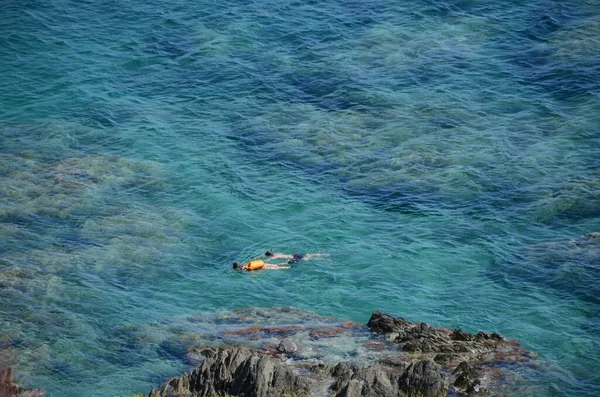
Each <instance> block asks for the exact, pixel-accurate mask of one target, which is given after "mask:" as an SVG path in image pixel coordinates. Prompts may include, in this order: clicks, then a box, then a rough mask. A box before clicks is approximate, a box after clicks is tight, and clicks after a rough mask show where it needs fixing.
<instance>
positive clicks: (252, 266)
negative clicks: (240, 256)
mask: <svg viewBox="0 0 600 397" xmlns="http://www.w3.org/2000/svg"><path fill="white" fill-rule="evenodd" d="M264 267H265V262H263V261H251V262H248V263H246V270H258V269H262V268H264Z"/></svg>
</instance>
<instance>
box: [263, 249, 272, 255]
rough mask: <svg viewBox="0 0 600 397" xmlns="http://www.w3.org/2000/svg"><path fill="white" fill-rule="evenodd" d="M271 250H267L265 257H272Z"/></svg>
mask: <svg viewBox="0 0 600 397" xmlns="http://www.w3.org/2000/svg"><path fill="white" fill-rule="evenodd" d="M273 255H274V254H273V248H271V249H270V250H268V251H267V252H265V256H273Z"/></svg>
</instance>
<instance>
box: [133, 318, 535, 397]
mask: <svg viewBox="0 0 600 397" xmlns="http://www.w3.org/2000/svg"><path fill="white" fill-rule="evenodd" d="M302 313H304V314H306V315H307V318H305V319H304V320H302V319H301V318H300V317H298V318H299V319H300V321H298V322H295V323H294V322H292V321H290V320H291V319H292V318H293V317H295V316H298V315H301V314H302ZM207 319H208V318H204V319H201V318H199V317H196V318H194V319H192V318H189V320H190V322H192V323H193V322H194V321H205V320H207ZM277 319H279V320H280V323H277ZM211 322H212V330H213V332H214V334H212V335H207V334H198V335H196V337H194V336H193V333H191V332H190V331H189V330H188V331H187V332H185V331H183V330H182V329H180V331H181V332H180V336H181V337H180V340H179V342H180V343H182V344H184V343H185V342H184V341H186V342H187V343H188V346H189V347H188V349H187V354H186V360H187V362H188V364H189V365H190V366H191V367H194V368H193V369H192V370H191V371H190V372H187V373H184V374H183V375H181V376H177V377H173V378H169V379H167V381H166V382H165V383H164V384H163V385H162V387H161V388H159V389H154V388H153V389H152V390H151V392H150V394H149V397H167V396H179V397H183V396H186V397H192V396H248V397H250V396H252V397H258V396H265V397H267V396H311V395H312V396H357V397H358V396H373V397H375V396H390V397H392V396H405V397H409V396H413V397H417V396H419V397H442V396H472V395H475V394H476V395H478V396H497V395H514V393H518V390H519V387H520V386H519V383H520V381H519V380H518V377H519V376H518V375H517V373H521V372H522V371H527V370H533V369H534V368H535V359H536V355H535V354H534V353H532V352H529V351H527V350H526V349H524V348H523V347H521V346H520V344H519V343H518V342H517V341H515V340H507V339H505V338H503V337H502V336H501V335H499V334H497V333H486V332H478V333H475V334H472V333H469V332H467V331H464V330H461V329H446V328H437V327H431V326H429V325H427V324H426V323H415V322H410V321H407V320H405V319H403V318H400V317H392V316H390V315H388V314H385V313H382V312H377V311H376V312H374V313H373V315H372V316H371V319H370V320H369V322H368V323H367V324H366V325H361V324H357V323H353V322H346V323H344V322H340V321H339V320H336V319H333V318H330V317H321V316H317V315H314V314H311V313H309V312H305V311H302V310H300V309H295V308H274V309H241V310H239V311H234V312H233V313H232V314H229V315H226V316H217V317H213V318H212V319H211ZM252 323H254V325H249V324H252ZM181 324H182V323H180V325H181ZM138 331H139V330H138ZM207 341H209V342H207ZM163 348H164V346H163ZM180 351H182V350H180Z"/></svg>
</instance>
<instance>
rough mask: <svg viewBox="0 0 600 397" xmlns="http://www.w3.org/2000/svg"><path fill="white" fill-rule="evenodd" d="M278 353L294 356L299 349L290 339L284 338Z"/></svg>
mask: <svg viewBox="0 0 600 397" xmlns="http://www.w3.org/2000/svg"><path fill="white" fill-rule="evenodd" d="M277 351H278V352H280V353H284V354H294V353H297V352H298V351H299V348H298V345H297V344H296V343H294V341H292V340H291V339H290V338H284V339H282V340H281V341H280V342H279V345H278V346H277Z"/></svg>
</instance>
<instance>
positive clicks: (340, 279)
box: [0, 0, 600, 396]
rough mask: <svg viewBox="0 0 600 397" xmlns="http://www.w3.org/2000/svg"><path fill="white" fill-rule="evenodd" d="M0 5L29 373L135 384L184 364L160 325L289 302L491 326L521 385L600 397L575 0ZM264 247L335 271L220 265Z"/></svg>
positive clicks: (23, 373)
mask: <svg viewBox="0 0 600 397" xmlns="http://www.w3.org/2000/svg"><path fill="white" fill-rule="evenodd" d="M0 15H1V16H0V71H1V73H0V255H1V257H0V362H1V363H2V364H3V365H5V364H7V363H8V364H10V365H13V366H14V368H15V371H16V373H17V376H18V378H19V380H20V381H21V383H22V384H23V385H25V386H30V387H45V388H47V389H48V392H49V395H50V396H82V395H85V396H114V395H118V394H127V393H129V394H133V393H135V392H140V393H147V392H148V389H149V386H150V385H153V384H155V385H156V384H158V383H160V381H161V380H162V379H163V378H164V377H166V376H171V375H174V374H177V373H178V372H180V371H181V370H182V369H184V368H185V364H184V363H183V362H182V361H181V360H180V359H179V356H180V354H165V353H164V349H163V348H161V346H163V347H164V346H165V344H164V343H167V345H168V341H169V340H170V338H172V337H173V335H172V333H169V332H167V331H164V330H165V329H167V328H169V327H166V326H165V327H162V326H159V325H160V324H169V323H171V322H173V321H176V320H174V319H177V318H180V317H181V316H190V315H207V314H210V313H215V312H218V311H223V310H232V309H235V308H240V307H247V306H258V307H274V306H296V307H299V308H303V309H308V310H311V311H312V312H315V313H317V314H319V315H326V316H335V317H338V318H341V319H344V320H353V321H358V322H365V321H366V320H367V319H368V317H369V315H370V313H371V312H372V311H373V310H374V309H381V310H385V311H388V312H390V313H392V314H394V315H400V316H403V317H406V318H407V319H409V320H412V321H426V322H428V323H430V324H435V325H438V326H444V327H458V326H460V327H462V328H464V329H467V330H469V331H478V330H484V331H488V332H500V333H502V334H503V335H505V336H507V337H510V338H518V339H520V340H521V341H522V343H523V345H524V346H526V347H527V348H528V349H530V350H533V351H535V352H537V353H538V354H539V360H538V364H539V368H538V371H536V373H537V374H536V375H535V376H532V377H531V378H529V377H530V375H524V376H526V377H527V378H526V379H524V381H525V382H526V383H527V384H528V385H530V386H529V388H528V389H527V390H529V393H530V395H531V396H541V395H546V396H597V395H600V377H599V375H598V374H599V373H600V372H599V369H600V357H599V354H598V352H600V342H599V340H600V306H599V305H600V299H599V298H598V297H599V296H600V287H599V285H600V265H599V263H600V242H599V241H597V240H594V239H593V238H583V239H582V238H580V236H581V235H583V234H585V233H590V232H600V224H599V220H600V152H599V149H600V139H599V129H600V6H599V5H598V3H597V2H596V1H591V0H587V1H586V0H581V1H577V0H564V1H552V0H545V1H542V0H534V1H528V2H517V1H505V2H500V1H490V0H482V1H477V2H476V1H467V0H463V1H454V0H442V1H420V0H416V1H410V2H409V1H387V2H383V1H377V0H374V1H369V0H367V1H353V0H349V1H343V0H339V1H324V0H314V1H296V2H281V1H255V2H242V1H237V0H231V1H221V2H209V1H196V2H183V1H176V0H165V1H161V2H157V1H154V0H149V1H140V0H131V1H116V0H103V1H69V0H54V1H35V0H30V1H12V0H8V1H5V2H4V3H3V4H2V5H1V6H0ZM270 247H275V248H276V250H278V251H281V252H309V253H327V254H329V255H330V256H329V258H328V259H326V260H320V261H314V262H304V263H302V264H300V265H298V266H296V267H294V268H293V269H291V270H287V271H279V272H262V273H261V272H257V273H256V274H236V273H234V272H232V271H230V266H231V263H232V262H234V261H237V260H248V259H250V258H252V257H254V256H256V255H258V254H260V253H262V252H264V251H265V250H266V249H268V248H270ZM132 327H133V328H134V329H137V328H139V327H142V328H144V329H150V330H155V331H152V335H151V336H147V337H144V338H137V339H135V338H134V339H132V338H130V337H127V336H126V335H127V334H128V333H127V332H125V331H123V330H127V329H131V328H132ZM136 327H137V328H136ZM161 343H162V344H161ZM167 350H168V349H167ZM176 353H181V352H176ZM182 354H183V353H182ZM520 393H521V392H520Z"/></svg>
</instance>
